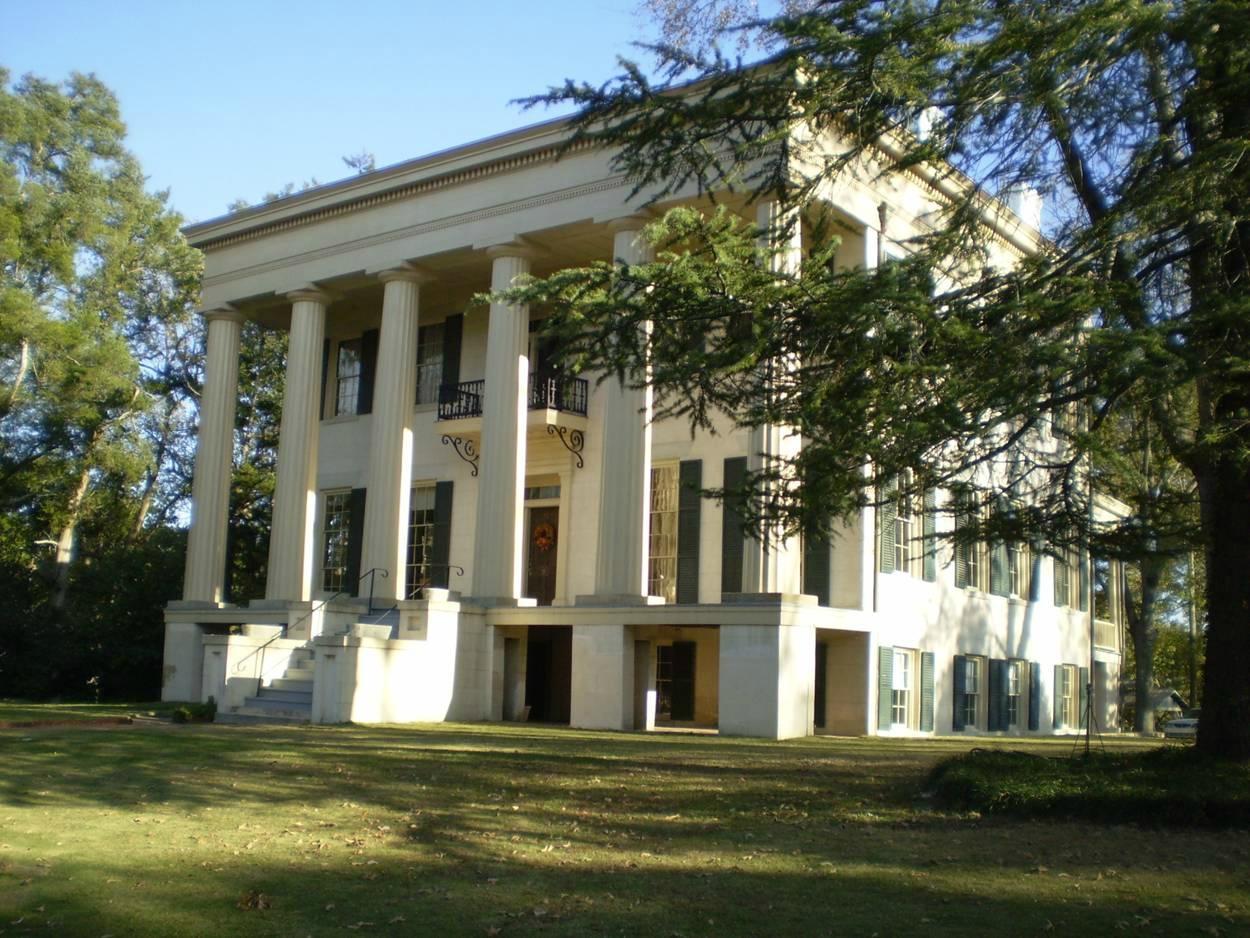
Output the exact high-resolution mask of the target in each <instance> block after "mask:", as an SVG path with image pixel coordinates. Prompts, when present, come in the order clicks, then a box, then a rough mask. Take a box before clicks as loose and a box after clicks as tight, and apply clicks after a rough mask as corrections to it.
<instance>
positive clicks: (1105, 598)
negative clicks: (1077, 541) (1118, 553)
mask: <svg viewBox="0 0 1250 938" xmlns="http://www.w3.org/2000/svg"><path fill="white" fill-rule="evenodd" d="M1094 618H1095V619H1105V620H1106V621H1108V622H1114V621H1116V615H1115V596H1114V590H1113V589H1112V583H1111V561H1110V560H1108V559H1107V558H1105V557H1095V558H1094Z"/></svg>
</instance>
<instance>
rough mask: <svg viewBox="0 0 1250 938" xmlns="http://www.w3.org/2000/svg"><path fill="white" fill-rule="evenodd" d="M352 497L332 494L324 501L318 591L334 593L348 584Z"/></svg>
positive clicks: (336, 493) (340, 493)
mask: <svg viewBox="0 0 1250 938" xmlns="http://www.w3.org/2000/svg"><path fill="white" fill-rule="evenodd" d="M351 504H352V503H351V493H350V492H331V493H330V494H328V495H326V498H325V527H324V530H323V532H322V545H321V588H322V589H323V590H325V591H326V592H328V593H337V592H339V591H340V590H343V589H345V588H346V587H347V586H348V585H349V584H347V583H346V582H345V580H346V577H347V540H348V531H349V530H350V528H351Z"/></svg>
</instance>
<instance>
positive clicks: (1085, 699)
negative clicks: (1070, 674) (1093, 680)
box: [1077, 668, 1089, 729]
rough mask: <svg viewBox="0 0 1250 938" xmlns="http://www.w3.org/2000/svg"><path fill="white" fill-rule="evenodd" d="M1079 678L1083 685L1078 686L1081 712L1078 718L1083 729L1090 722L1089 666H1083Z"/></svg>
mask: <svg viewBox="0 0 1250 938" xmlns="http://www.w3.org/2000/svg"><path fill="white" fill-rule="evenodd" d="M1078 679H1079V680H1080V682H1081V686H1080V687H1078V688H1077V693H1078V694H1079V696H1080V700H1079V706H1080V708H1081V713H1080V716H1079V717H1078V718H1077V720H1078V725H1079V726H1080V727H1081V729H1085V727H1086V725H1087V724H1088V723H1089V668H1081V669H1080V673H1079V678H1078Z"/></svg>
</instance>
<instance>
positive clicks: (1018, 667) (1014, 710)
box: [1007, 661, 1025, 727]
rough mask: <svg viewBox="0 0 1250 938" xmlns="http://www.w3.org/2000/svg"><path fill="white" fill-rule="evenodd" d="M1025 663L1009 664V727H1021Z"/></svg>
mask: <svg viewBox="0 0 1250 938" xmlns="http://www.w3.org/2000/svg"><path fill="white" fill-rule="evenodd" d="M1024 680H1025V678H1024V662H1023V661H1008V662H1007V725H1008V726H1010V727H1018V726H1020V722H1021V720H1020V718H1021V716H1022V715H1023V713H1024V708H1023V706H1022V700H1023V696H1024Z"/></svg>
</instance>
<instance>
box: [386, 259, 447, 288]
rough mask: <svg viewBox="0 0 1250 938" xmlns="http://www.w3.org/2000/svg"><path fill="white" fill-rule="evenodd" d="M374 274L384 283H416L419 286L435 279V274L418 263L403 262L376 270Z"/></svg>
mask: <svg viewBox="0 0 1250 938" xmlns="http://www.w3.org/2000/svg"><path fill="white" fill-rule="evenodd" d="M373 275H374V276H375V277H377V278H378V280H380V281H382V283H394V282H396V281H398V282H401V283H415V284H417V285H418V286H419V285H421V284H423V283H429V282H430V281H432V280H433V279H434V275H433V274H432V273H430V272H429V271H428V270H426V269H425V268H424V267H421V266H419V265H417V264H410V263H407V262H405V263H403V264H397V265H396V266H394V267H387V268H386V269H385V270H379V271H374V272H373Z"/></svg>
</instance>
